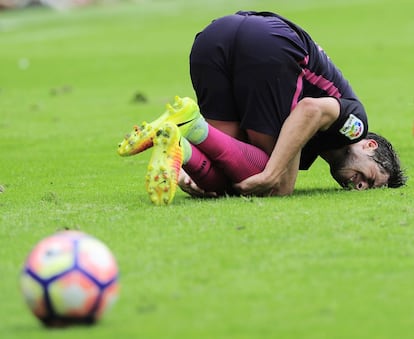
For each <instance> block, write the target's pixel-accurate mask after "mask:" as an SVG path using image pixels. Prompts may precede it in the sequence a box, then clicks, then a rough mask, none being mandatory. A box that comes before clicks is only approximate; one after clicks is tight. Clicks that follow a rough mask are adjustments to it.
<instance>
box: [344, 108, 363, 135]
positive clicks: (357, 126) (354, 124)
mask: <svg viewBox="0 0 414 339" xmlns="http://www.w3.org/2000/svg"><path fill="white" fill-rule="evenodd" d="M339 132H340V133H342V134H343V135H344V136H346V137H347V138H348V139H350V140H354V139H357V138H359V137H360V136H361V135H362V133H364V123H363V122H362V121H361V119H359V118H357V117H356V116H355V115H353V114H350V115H349V117H348V119H347V120H346V121H345V123H344V125H343V126H342V128H341V129H340V130H339Z"/></svg>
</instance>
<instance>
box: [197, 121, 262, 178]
mask: <svg viewBox="0 0 414 339" xmlns="http://www.w3.org/2000/svg"><path fill="white" fill-rule="evenodd" d="M208 128H209V130H208V136H207V139H206V140H204V141H203V142H201V143H200V144H198V145H196V147H197V148H198V149H199V150H201V151H202V152H203V153H205V154H207V155H208V157H209V158H210V159H211V161H212V162H213V164H214V166H215V167H217V168H219V169H221V170H222V171H223V172H224V173H225V175H226V176H227V177H228V178H230V180H231V181H232V182H233V183H238V182H240V181H243V180H244V179H246V178H248V177H251V176H252V175H255V174H258V173H260V172H262V171H263V169H264V168H265V166H266V163H267V161H268V160H269V156H268V155H267V154H266V153H265V152H264V151H262V150H261V149H260V148H258V147H256V146H253V145H250V144H247V143H244V142H242V141H239V140H237V139H235V138H232V137H230V136H229V135H227V134H225V133H224V132H221V131H220V130H218V129H216V128H214V127H213V126H210V125H209V126H208Z"/></svg>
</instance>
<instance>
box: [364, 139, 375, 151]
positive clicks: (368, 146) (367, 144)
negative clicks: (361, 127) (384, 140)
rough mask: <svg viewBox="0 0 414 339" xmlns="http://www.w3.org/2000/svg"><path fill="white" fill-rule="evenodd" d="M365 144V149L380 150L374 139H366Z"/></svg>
mask: <svg viewBox="0 0 414 339" xmlns="http://www.w3.org/2000/svg"><path fill="white" fill-rule="evenodd" d="M364 141H365V142H364V144H363V145H362V148H363V149H370V150H374V149H377V148H378V143H377V142H376V141H375V140H374V139H365V140H364Z"/></svg>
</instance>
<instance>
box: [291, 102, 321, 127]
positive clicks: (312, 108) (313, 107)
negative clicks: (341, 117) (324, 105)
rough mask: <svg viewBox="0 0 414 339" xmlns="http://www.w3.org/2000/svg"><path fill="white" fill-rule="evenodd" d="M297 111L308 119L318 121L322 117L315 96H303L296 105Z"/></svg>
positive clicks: (303, 117)
mask: <svg viewBox="0 0 414 339" xmlns="http://www.w3.org/2000/svg"><path fill="white" fill-rule="evenodd" d="M297 108H298V109H297V110H296V111H297V112H298V113H300V115H301V118H302V119H304V120H306V121H308V122H312V121H319V120H321V117H322V110H321V108H320V105H319V104H318V101H317V100H316V99H315V98H303V99H302V100H301V101H299V103H298V105H297Z"/></svg>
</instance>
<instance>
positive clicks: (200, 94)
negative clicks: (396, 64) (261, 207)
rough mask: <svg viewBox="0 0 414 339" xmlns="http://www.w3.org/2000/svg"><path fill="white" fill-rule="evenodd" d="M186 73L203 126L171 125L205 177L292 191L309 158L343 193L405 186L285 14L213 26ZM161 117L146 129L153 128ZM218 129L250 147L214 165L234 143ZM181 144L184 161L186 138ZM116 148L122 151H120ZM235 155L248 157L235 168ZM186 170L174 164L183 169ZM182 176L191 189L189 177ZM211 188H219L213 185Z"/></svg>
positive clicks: (355, 107)
mask: <svg viewBox="0 0 414 339" xmlns="http://www.w3.org/2000/svg"><path fill="white" fill-rule="evenodd" d="M190 74H191V80H192V83H193V87H194V90H195V93H196V95H197V102H198V105H199V106H200V110H201V114H202V116H203V117H204V118H205V119H206V121H207V122H208V124H209V125H208V128H206V131H205V136H207V137H206V140H202V139H203V138H200V139H197V140H191V138H190V137H188V136H187V135H186V131H184V130H183V127H182V126H181V125H180V124H181V123H183V122H185V121H187V120H185V119H175V118H172V119H171V120H172V122H173V123H175V124H177V125H178V126H180V128H181V129H182V134H183V136H184V137H185V138H187V137H188V139H189V141H190V143H192V145H193V146H194V145H196V146H197V147H196V148H197V150H195V149H194V148H193V147H191V149H192V150H193V154H197V152H199V151H201V152H203V153H204V155H205V156H206V157H207V158H209V159H210V160H211V161H213V168H215V169H217V170H214V171H218V172H220V173H221V175H222V176H223V175H224V176H225V177H226V178H227V180H230V181H231V182H232V183H238V184H237V185H236V186H234V187H235V188H236V189H237V190H238V191H239V192H240V193H242V194H255V195H268V194H274V195H286V194H291V193H292V191H293V188H294V184H295V181H296V175H297V171H298V170H299V169H301V170H306V169H308V168H309V167H310V166H311V164H312V163H313V162H314V161H315V159H316V158H317V157H318V156H321V157H322V158H323V159H325V160H326V161H327V162H328V163H329V165H330V168H331V174H332V176H333V177H334V179H335V180H336V181H337V182H338V183H339V184H340V185H341V186H343V187H347V188H348V187H352V188H356V189H365V188H370V187H380V186H385V185H387V186H389V187H398V186H401V185H403V184H404V183H405V177H404V175H403V173H402V171H401V169H400V164H399V160H398V157H397V156H396V154H395V152H394V151H393V149H392V147H391V145H390V144H389V143H388V141H386V140H385V139H383V138H382V137H380V136H377V135H374V134H367V133H368V119H367V116H366V113H365V110H364V107H363V105H362V104H361V103H360V101H359V100H358V98H357V96H356V95H355V93H354V92H353V90H352V88H351V86H350V85H349V83H348V81H347V80H346V79H345V78H344V77H343V75H342V73H341V72H340V71H339V69H338V68H337V67H336V66H335V65H334V64H333V63H332V61H331V60H330V59H329V58H328V57H327V55H326V54H325V53H324V51H323V50H322V49H321V48H320V47H319V46H318V45H317V44H316V43H315V42H314V41H313V40H312V38H311V37H310V36H309V34H308V33H306V32H305V31H304V30H303V29H301V28H300V27H299V26H297V25H296V24H294V23H292V22H290V21H288V20H286V19H285V18H282V17H280V16H279V15H277V14H274V13H269V12H261V13H256V12H238V13H236V14H234V15H228V16H224V17H222V18H219V19H217V20H214V21H213V22H212V23H211V24H210V25H208V26H207V27H206V28H205V29H204V30H203V31H202V32H200V33H198V34H197V35H196V38H195V41H194V44H193V47H192V50H191V54H190ZM174 105H175V106H176V107H175V109H177V110H178V111H180V110H183V111H187V109H184V106H185V105H186V104H183V105H182V103H179V102H177V103H175V104H174ZM174 105H173V106H174ZM189 110H190V111H191V109H189ZM194 110H196V108H194ZM173 115H174V114H173ZM178 115H180V114H178ZM184 115H185V114H184ZM168 119H169V118H166V117H164V118H162V119H161V120H158V121H156V122H154V123H153V124H152V127H153V128H155V129H157V128H159V127H160V122H161V121H165V120H168ZM197 120H200V121H201V119H197ZM203 121H204V120H203ZM150 125H151V124H150ZM184 126H185V125H184ZM206 126H207V125H206ZM146 127H151V126H149V125H146V126H142V127H141V128H140V129H139V131H138V132H137V133H136V134H143V135H145V133H147V132H146ZM170 127H171V126H170ZM213 127H215V128H213ZM216 129H217V130H216ZM218 131H222V132H224V133H225V134H227V135H228V136H230V137H233V138H235V139H238V140H241V141H244V142H246V143H248V144H251V145H253V146H256V148H254V147H250V146H247V145H244V144H243V145H241V144H239V145H237V147H234V149H233V148H230V149H228V150H227V151H226V152H227V153H225V155H224V156H221V158H220V161H221V162H220V163H219V162H218V161H217V160H216V159H214V157H215V152H219V151H218V149H219V148H220V149H221V146H222V145H226V147H230V146H229V145H233V144H234V142H235V141H234V140H232V141H229V140H227V139H226V138H225V137H224V136H222V135H221V134H220V133H218ZM135 139H136V137H133V138H132V140H130V141H131V142H132V143H134V142H135ZM210 139H211V140H214V141H210ZM222 139H223V140H222ZM225 139H226V140H225ZM204 142H206V143H207V144H208V145H209V147H208V149H207V148H205V147H204ZM183 145H184V155H185V156H187V157H189V156H188V154H189V152H187V153H186V151H185V150H186V148H185V147H187V146H185V145H186V142H184V143H183ZM213 145H214V147H216V150H212V148H214V147H213ZM187 149H188V147H187ZM258 151H261V155H260V156H259V153H260V152H258ZM120 152H121V153H123V155H126V154H128V152H129V151H126V150H124V148H123V147H121V148H120ZM137 152H139V150H138V151H137ZM240 154H244V155H246V156H248V158H246V159H244V162H243V160H241V159H240V158H241V156H240ZM263 159H265V160H263ZM187 160H188V161H189V163H190V164H191V163H192V158H191V156H190V157H189V158H188V159H186V158H185V159H184V161H185V162H184V163H185V164H186V161H187ZM246 161H247V162H249V163H250V165H246V164H245V162H246ZM262 161H265V163H262ZM201 163H202V164H204V161H203V162H201ZM203 166H204V165H203ZM252 166H253V167H254V166H256V167H257V172H256V173H255V172H254V171H249V170H250V169H251V167H252ZM188 167H189V166H186V165H185V166H183V168H184V169H185V170H186V171H189V169H188ZM200 171H201V173H205V171H206V170H205V169H204V168H202V169H200ZM234 172H235V173H234ZM223 173H224V174H223ZM189 174H191V178H192V179H193V180H194V182H195V183H197V184H198V183H200V180H201V179H200V178H197V179H196V177H195V174H194V173H189ZM248 174H249V175H248ZM217 175H218V174H217ZM223 180H224V179H223ZM185 182H187V183H190V184H188V185H185ZM209 184H212V181H209ZM180 186H181V188H182V189H183V190H185V191H187V192H189V193H192V194H197V192H198V190H197V188H196V186H194V185H192V184H191V181H190V182H189V181H188V180H187V181H185V180H183V181H180ZM199 186H200V185H199ZM217 186H219V187H221V190H223V186H222V185H221V182H220V181H218V184H217ZM192 188H194V189H195V190H192ZM200 188H202V189H206V188H205V187H204V185H202V186H200ZM208 188H211V187H210V186H208ZM208 188H207V189H208ZM217 189H218V188H217ZM200 192H201V191H200ZM213 192H216V191H213ZM218 193H220V192H218Z"/></svg>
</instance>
